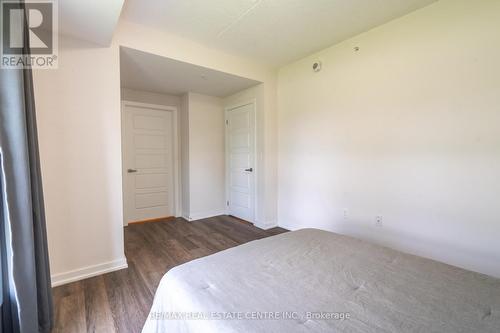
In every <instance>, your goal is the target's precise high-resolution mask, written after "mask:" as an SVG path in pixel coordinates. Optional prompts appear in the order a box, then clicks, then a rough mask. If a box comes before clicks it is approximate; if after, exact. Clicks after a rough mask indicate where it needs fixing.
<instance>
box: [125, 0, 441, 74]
mask: <svg viewBox="0 0 500 333" xmlns="http://www.w3.org/2000/svg"><path fill="white" fill-rule="evenodd" d="M435 1H437V0H215V1H213V0H211V1H210V0H126V1H125V5H124V8H123V12H122V18H123V19H125V20H129V21H132V22H135V23H139V24H143V25H147V26H151V27H154V28H157V29H161V30H165V31H168V32H172V33H175V34H178V35H181V36H184V37H186V38H189V39H192V40H195V41H198V42H201V43H203V44H206V45H209V46H211V47H216V48H220V49H223V50H225V51H227V52H230V53H234V54H239V55H244V56H247V57H253V58H255V59H257V60H259V61H261V62H263V63H267V64H270V65H275V66H276V65H284V64H286V63H288V62H291V61H293V60H296V59H300V58H302V57H304V56H306V55H309V54H311V53H313V52H315V51H318V50H321V49H323V48H326V47H328V46H331V45H333V44H336V43H339V42H341V41H343V40H346V39H348V38H350V37H353V36H355V35H357V34H359V33H362V32H364V31H367V30H369V29H371V28H374V27H376V26H378V25H381V24H383V23H386V22H388V21H390V20H393V19H395V18H397V17H400V16H403V15H405V14H408V13H410V12H412V11H414V10H416V9H419V8H421V7H424V6H426V5H429V4H431V3H433V2H435Z"/></svg>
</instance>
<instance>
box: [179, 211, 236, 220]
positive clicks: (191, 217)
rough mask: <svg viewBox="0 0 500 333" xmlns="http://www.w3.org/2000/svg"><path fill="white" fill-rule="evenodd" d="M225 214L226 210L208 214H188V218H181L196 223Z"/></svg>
mask: <svg viewBox="0 0 500 333" xmlns="http://www.w3.org/2000/svg"><path fill="white" fill-rule="evenodd" d="M226 214H227V212H226V210H213V211H208V212H201V213H194V214H190V215H189V216H183V217H184V218H185V219H186V220H188V221H196V220H202V219H208V218H210V217H214V216H220V215H226Z"/></svg>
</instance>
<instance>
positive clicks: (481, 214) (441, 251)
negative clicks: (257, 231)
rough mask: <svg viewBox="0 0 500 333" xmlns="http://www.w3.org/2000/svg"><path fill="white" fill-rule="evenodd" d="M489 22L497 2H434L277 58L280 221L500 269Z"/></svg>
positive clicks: (499, 137)
mask: <svg viewBox="0 0 500 333" xmlns="http://www.w3.org/2000/svg"><path fill="white" fill-rule="evenodd" d="M499 31H500V2H499V1H488V0H480V1H469V0H442V1H439V2H438V3H436V4H434V5H431V6H429V7H426V8H424V9H422V10H419V11H417V12H414V13H412V14H410V15H408V16H405V17H403V18H401V19H398V20H395V21H393V22H391V23H388V24H386V25H384V26H381V27H379V28H376V29H374V30H372V31H370V32H367V33H365V34H362V35H359V36H358V37H355V38H353V39H350V40H348V41H346V42H343V43H341V44H339V45H337V46H334V47H331V48H328V49H326V50H323V51H321V52H319V53H317V54H314V55H312V56H310V57H307V58H304V59H302V60H300V61H298V62H296V63H293V64H291V65H289V66H286V67H284V68H282V69H281V71H280V73H279V92H278V101H279V224H280V226H282V227H285V228H290V229H298V228H304V227H317V228H322V229H327V230H333V231H336V232H339V233H343V234H349V235H354V236H357V237H360V238H364V239H369V240H373V241H375V242H378V243H381V244H384V245H388V246H391V247H393V248H397V249H401V250H403V251H406V252H411V253H415V254H418V255H422V256H425V257H430V258H434V259H437V260H440V261H444V262H447V263H450V264H453V265H458V266H461V267H465V268H468V269H471V270H475V271H479V272H484V273H488V274H491V275H495V276H498V277H500V265H499V264H498V263H499V262H500V242H499V239H500V223H499V221H500V205H499V204H498V198H499V193H500V176H499V170H500V108H499V107H500V94H499V92H500V63H499V61H498V60H499V59H500V34H499ZM356 46H358V47H360V51H359V52H354V51H353V48H354V47H356ZM318 59H319V60H322V61H323V70H322V71H321V72H319V73H313V72H312V70H311V65H312V63H313V61H315V60H318ZM344 210H346V212H347V217H344ZM377 215H381V216H383V227H382V228H376V227H375V225H374V224H375V223H374V222H375V216H377Z"/></svg>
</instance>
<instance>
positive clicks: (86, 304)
mask: <svg viewBox="0 0 500 333" xmlns="http://www.w3.org/2000/svg"><path fill="white" fill-rule="evenodd" d="M285 231H286V230H285V229H281V228H274V229H271V230H267V231H263V230H260V229H258V228H256V227H254V226H252V225H249V224H246V223H244V222H242V221H240V220H238V219H235V218H232V217H229V216H220V217H214V218H210V219H205V220H200V221H196V222H190V223H189V222H187V221H185V220H184V219H181V218H178V219H173V220H169V221H164V222H151V223H144V224H137V225H130V226H128V227H126V228H125V255H126V257H127V261H128V269H123V270H120V271H116V272H113V273H108V274H104V275H100V276H97V277H94V278H90V279H86V280H82V281H78V282H74V283H70V284H67V285H63V286H60V287H57V288H54V289H53V295H54V306H55V328H54V330H53V332H64V333H73V332H106V333H108V332H127V333H128V332H130V333H138V332H140V331H141V329H142V326H143V324H144V322H145V320H146V318H147V316H148V312H149V309H150V307H151V304H152V302H153V297H154V293H155V291H156V287H157V286H158V283H159V282H160V279H161V277H162V276H163V275H164V274H165V273H166V272H167V271H168V270H169V269H170V268H172V267H174V266H177V265H180V264H182V263H184V262H187V261H189V260H192V259H195V258H199V257H203V256H206V255H209V254H212V253H215V252H218V251H221V250H224V249H227V248H230V247H233V246H236V245H239V244H243V243H246V242H249V241H252V240H255V239H259V238H264V237H269V236H272V235H276V234H279V233H282V232H285Z"/></svg>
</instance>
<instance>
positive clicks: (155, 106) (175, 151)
mask: <svg viewBox="0 0 500 333" xmlns="http://www.w3.org/2000/svg"><path fill="white" fill-rule="evenodd" d="M127 106H132V107H139V108H145V109H153V110H158V111H165V112H172V123H173V133H172V136H173V140H172V143H173V158H172V161H173V176H174V190H173V194H174V211H173V213H174V216H175V217H179V216H180V211H181V209H180V207H181V198H180V195H179V194H180V171H179V170H180V165H179V163H180V159H179V123H178V119H179V118H178V109H177V107H175V106H167V105H160V104H150V103H142V102H135V101H130V100H122V101H121V112H120V116H121V150H122V206H123V209H122V210H123V225H125V226H126V225H128V222H127V220H128V216H127V211H126V209H125V177H126V176H127V172H126V169H127V167H126V166H125V145H124V142H125V108H126V107H127Z"/></svg>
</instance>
